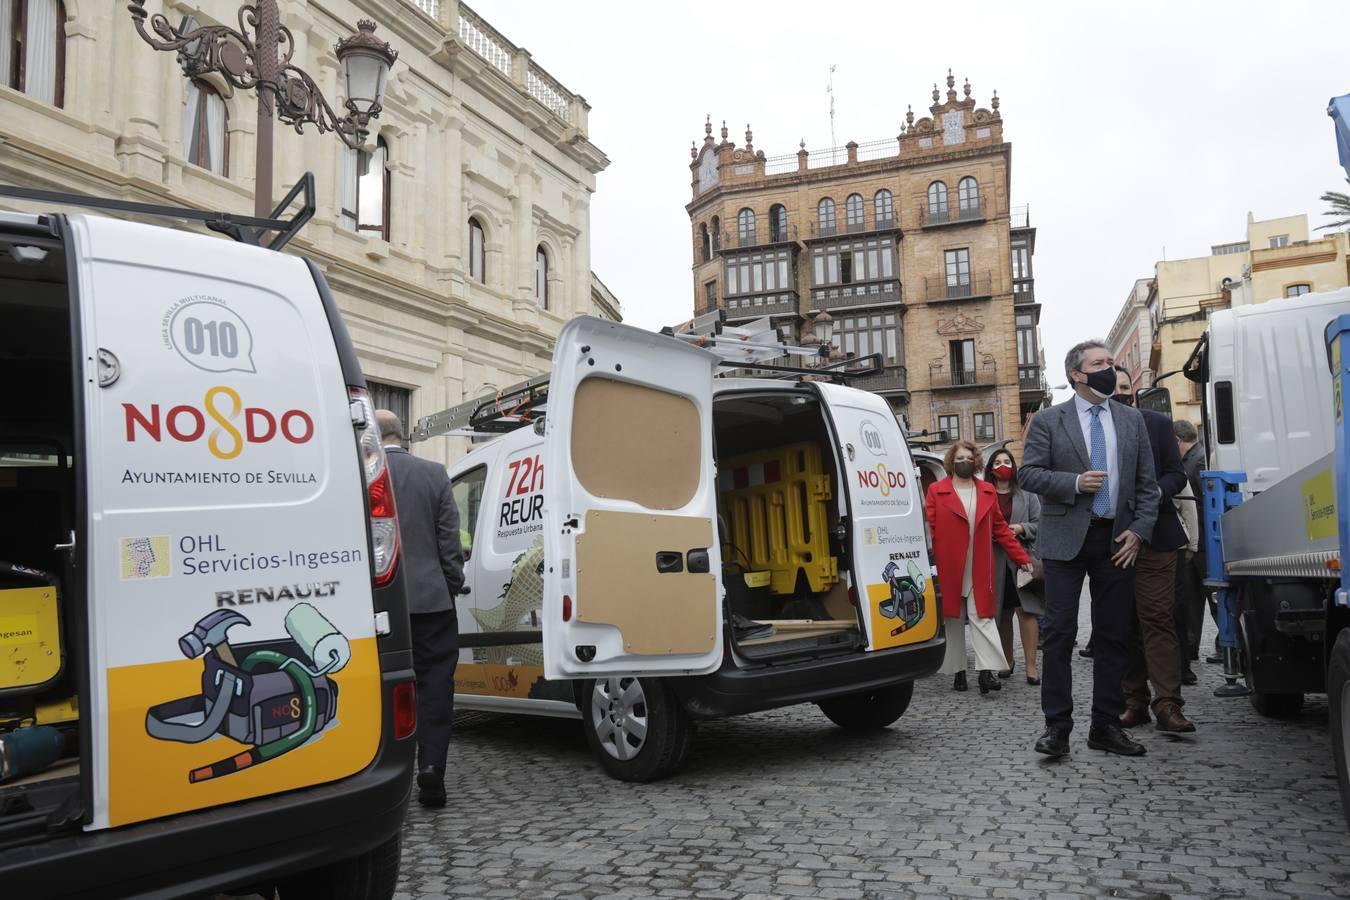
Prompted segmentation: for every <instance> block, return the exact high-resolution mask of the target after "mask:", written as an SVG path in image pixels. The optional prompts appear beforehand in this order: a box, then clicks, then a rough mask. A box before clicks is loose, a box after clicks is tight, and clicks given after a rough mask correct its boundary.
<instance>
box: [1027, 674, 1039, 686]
mask: <svg viewBox="0 0 1350 900" xmlns="http://www.w3.org/2000/svg"><path fill="white" fill-rule="evenodd" d="M1040 683H1041V676H1039V675H1028V676H1027V684H1030V685H1037V684H1040Z"/></svg>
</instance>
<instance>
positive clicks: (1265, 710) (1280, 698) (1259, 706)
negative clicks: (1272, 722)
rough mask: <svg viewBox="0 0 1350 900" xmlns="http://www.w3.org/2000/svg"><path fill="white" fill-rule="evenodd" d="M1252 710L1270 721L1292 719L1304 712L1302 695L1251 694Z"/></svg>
mask: <svg viewBox="0 0 1350 900" xmlns="http://www.w3.org/2000/svg"><path fill="white" fill-rule="evenodd" d="M1251 700H1252V709H1254V710H1256V711H1257V712H1259V713H1260V714H1261V715H1263V716H1265V717H1266V718H1268V719H1292V718H1293V717H1294V716H1296V715H1298V714H1299V713H1300V712H1302V711H1303V695H1302V694H1274V693H1271V694H1258V693H1256V692H1255V691H1253V692H1252V694H1251Z"/></svg>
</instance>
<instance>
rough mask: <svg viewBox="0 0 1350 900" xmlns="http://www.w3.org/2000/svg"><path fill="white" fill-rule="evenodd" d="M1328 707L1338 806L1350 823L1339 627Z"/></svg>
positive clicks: (1345, 659) (1345, 643) (1347, 679)
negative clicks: (1339, 804) (1337, 789)
mask: <svg viewBox="0 0 1350 900" xmlns="http://www.w3.org/2000/svg"><path fill="white" fill-rule="evenodd" d="M1327 705H1328V706H1329V707H1330V708H1331V710H1330V711H1331V757H1332V761H1333V762H1335V764H1336V780H1337V781H1338V782H1339V783H1340V786H1341V807H1342V808H1343V809H1344V810H1345V821H1346V823H1347V824H1350V758H1347V756H1346V754H1347V752H1350V628H1342V629H1341V633H1340V635H1339V636H1338V637H1337V638H1336V643H1335V644H1333V645H1332V647H1331V659H1330V660H1329V661H1328V665H1327Z"/></svg>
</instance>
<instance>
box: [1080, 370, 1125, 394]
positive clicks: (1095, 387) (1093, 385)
mask: <svg viewBox="0 0 1350 900" xmlns="http://www.w3.org/2000/svg"><path fill="white" fill-rule="evenodd" d="M1078 371H1079V372H1082V373H1083V374H1084V375H1086V376H1087V386H1088V389H1089V390H1091V391H1092V393H1093V394H1095V395H1096V396H1097V399H1099V400H1107V399H1110V397H1111V395H1112V394H1114V393H1115V392H1116V370H1115V369H1100V370H1098V371H1096V372H1083V370H1082V369H1079V370H1078Z"/></svg>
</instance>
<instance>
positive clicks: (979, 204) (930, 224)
mask: <svg viewBox="0 0 1350 900" xmlns="http://www.w3.org/2000/svg"><path fill="white" fill-rule="evenodd" d="M986 206H987V201H986V200H985V198H984V197H979V198H977V199H975V200H974V201H967V202H965V203H962V202H960V201H959V200H958V201H957V202H956V203H951V202H948V203H944V204H943V205H941V206H938V205H935V204H931V203H925V204H924V205H923V206H920V207H919V226H920V227H922V228H940V227H941V226H943V225H961V224H963V223H966V222H983V221H984V220H985V219H986V218H988V215H987V210H986Z"/></svg>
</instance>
